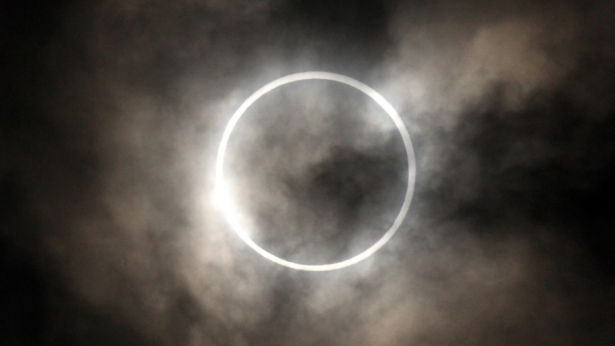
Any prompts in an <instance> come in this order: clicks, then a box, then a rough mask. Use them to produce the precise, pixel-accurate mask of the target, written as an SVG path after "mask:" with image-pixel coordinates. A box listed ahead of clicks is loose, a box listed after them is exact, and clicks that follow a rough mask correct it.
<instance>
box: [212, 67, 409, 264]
mask: <svg viewBox="0 0 615 346" xmlns="http://www.w3.org/2000/svg"><path fill="white" fill-rule="evenodd" d="M311 79H317V80H326V81H333V82H337V83H342V84H345V85H348V86H350V87H353V88H355V89H357V90H359V91H361V92H363V93H364V94H365V95H367V96H369V97H370V98H371V99H372V100H374V101H375V102H376V103H377V104H378V105H379V106H380V107H382V109H383V110H384V111H385V112H386V113H387V114H388V116H389V117H390V118H391V120H392V121H393V122H394V123H395V126H396V127H397V130H398V131H399V134H400V135H401V138H402V140H403V143H404V147H405V152H406V155H407V159H408V160H407V162H408V183H407V186H406V193H405V197H404V201H403V203H402V205H401V208H400V210H399V213H398V214H397V217H396V218H395V221H393V224H392V225H391V227H390V228H389V229H388V230H387V231H386V233H384V235H383V236H382V238H380V239H379V240H378V241H377V242H375V243H374V244H373V245H372V246H370V247H369V248H368V249H367V250H365V251H363V252H361V253H360V254H358V255H356V256H354V257H351V258H349V259H346V260H344V261H340V262H335V263H329V264H319V265H308V264H301V263H295V262H291V261H287V260H285V259H283V258H279V257H277V256H275V255H273V254H271V253H269V252H267V251H266V250H265V249H263V248H262V247H260V246H259V245H257V244H256V243H255V242H254V241H253V240H252V239H251V238H250V237H249V236H248V234H249V233H250V232H248V231H247V230H246V228H245V226H244V225H241V223H240V222H239V220H238V218H237V216H236V213H235V207H234V204H233V202H232V200H231V198H230V194H229V192H228V188H227V185H226V181H225V179H224V157H225V154H226V147H227V144H228V141H229V138H230V136H231V134H232V133H233V129H234V128H235V126H236V125H237V123H238V122H239V120H240V119H241V116H242V115H243V114H244V113H245V111H246V110H247V109H248V108H249V107H250V106H251V105H252V104H253V103H254V102H256V101H257V100H258V99H259V98H261V97H262V96H263V95H265V94H267V93H268V92H270V91H272V90H274V89H276V88H279V87H281V86H283V85H286V84H289V83H296V82H300V81H305V80H311ZM415 166H416V165H415V157H414V148H413V146H412V141H411V139H410V134H409V133H408V130H407V129H406V126H405V125H404V123H403V121H402V119H401V118H400V117H399V114H397V111H396V110H395V108H393V106H391V104H390V103H389V102H388V101H387V100H386V99H385V98H384V97H383V96H382V95H380V94H379V93H378V92H377V91H375V90H374V89H372V88H370V87H369V86H367V85H365V84H363V83H361V82H359V81H357V80H355V79H352V78H350V77H347V76H343V75H340V74H336V73H330V72H302V73H296V74H292V75H288V76H285V77H282V78H279V79H276V80H274V81H272V82H270V83H268V84H266V85H265V86H263V87H262V88H260V89H258V90H257V91H256V92H255V93H254V94H252V95H250V97H248V98H247V99H246V100H245V101H244V102H243V103H242V104H241V106H240V107H239V109H237V111H236V112H235V113H234V114H233V116H232V117H231V119H230V120H229V122H228V124H227V125H226V128H225V130H224V133H223V134H222V139H221V141H220V147H219V148H218V156H217V158H216V180H215V184H216V186H215V192H214V193H215V194H216V195H215V197H216V198H215V200H216V203H217V205H218V207H219V208H220V210H221V211H222V212H223V214H224V217H225V218H226V220H227V222H228V223H229V224H230V226H231V227H232V228H233V230H234V231H235V232H236V233H237V235H239V237H240V238H241V239H242V240H243V241H244V242H245V243H246V244H248V246H250V247H251V248H252V249H254V251H256V252H257V253H259V254H260V255H261V256H263V257H264V258H266V259H268V260H270V261H272V262H274V263H277V264H279V265H282V266H285V267H288V268H292V269H297V270H305V271H329V270H336V269H341V268H345V267H348V266H351V265H353V264H356V263H358V262H360V261H362V260H364V259H366V258H368V257H369V256H371V255H373V254H374V253H375V252H376V251H378V250H379V249H380V248H381V247H382V246H383V245H384V244H386V243H387V242H388V241H389V240H390V239H391V237H393V235H394V234H395V232H397V230H398V229H399V227H400V226H401V224H402V222H403V221H404V219H405V218H406V215H407V213H408V209H409V208H410V202H411V201H412V195H413V192H414V182H415V178H416V167H415Z"/></svg>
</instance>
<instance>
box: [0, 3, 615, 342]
mask: <svg viewBox="0 0 615 346" xmlns="http://www.w3.org/2000/svg"><path fill="white" fill-rule="evenodd" d="M614 15H615V5H613V4H612V3H610V2H608V1H595V2H586V1H585V2H580V1H578V2H577V1H539V2H526V1H521V2H518V1H515V2H512V1H511V2H497V3H493V2H486V1H466V2H461V1H454V2H427V1H425V2H419V1H367V0H361V1H341V0H329V1H321V0H315V1H307V0H305V1H304V0H297V1H282V0H271V1H239V0H237V1H209V0H202V1H199V0H195V1H174V2H169V1H151V2H145V1H137V0H135V1H105V0H101V1H92V2H87V3H78V2H72V1H64V2H37V1H20V2H17V1H7V2H3V3H2V4H1V5H0V16H1V19H0V47H1V49H2V58H1V59H2V60H1V61H2V68H0V73H1V79H2V82H3V83H2V84H1V89H0V90H1V95H2V102H1V103H0V114H1V116H2V118H1V120H0V131H1V135H0V149H1V151H0V210H1V211H2V212H1V216H0V218H1V219H0V220H1V222H0V224H1V225H2V228H1V233H0V256H1V258H0V273H1V277H0V340H2V342H1V344H2V345H109V344H114V345H289V344H290V345H350V344H352V345H613V344H614V342H615V331H613V327H612V326H613V325H615V257H614V256H613V255H612V252H613V249H614V248H615V236H614V235H613V229H614V228H615V227H614V226H615V222H614V221H613V212H614V208H613V207H614V204H613V195H614V193H615V185H614V183H613V181H612V176H613V173H614V172H615V138H614V137H613V135H614V134H615V101H614V96H615V79H614V78H613V77H615V59H614V58H615V41H614V40H615V24H614V22H613V20H612V18H613V16H614ZM309 70H324V71H331V72H336V73H341V74H345V75H348V76H351V77H353V78H355V79H357V80H360V81H363V82H365V83H366V84H368V85H370V86H372V87H374V88H375V89H376V90H378V91H379V92H381V93H382V94H383V95H384V96H385V97H386V98H387V99H389V100H390V101H391V103H392V104H393V105H394V106H395V107H396V109H397V110H398V112H399V113H400V115H401V116H402V118H403V119H404V121H405V123H406V125H407V127H408V129H409V131H410V132H411V136H412V140H413V143H414V145H415V150H416V157H417V181H416V192H415V195H414V199H413V202H412V206H411V209H410V213H409V216H408V219H407V220H406V222H405V223H404V226H403V227H402V228H401V229H400V231H399V233H397V234H396V235H395V237H394V238H393V240H392V241H391V242H390V243H388V244H387V245H386V246H385V247H384V248H383V249H382V250H381V251H379V252H378V253H377V254H376V255H375V256H373V257H372V258H370V259H369V260H367V261H365V262H362V263H360V264H358V265H356V266H353V267H351V268H347V269H344V270H341V271H336V272H331V273H304V272H295V271H291V270H288V269H286V268H282V267H279V266H276V265H274V264H271V263H268V262H266V260H264V259H262V258H261V257H259V256H258V255H257V254H255V253H253V252H252V251H251V250H250V249H249V248H247V247H246V246H245V245H244V244H243V243H241V241H240V240H239V239H238V238H237V236H236V235H235V234H233V233H232V231H231V230H230V229H229V228H228V226H227V225H226V223H225V222H224V220H223V219H222V218H221V216H220V215H219V211H217V210H216V209H215V208H213V207H212V206H211V203H210V202H209V200H210V197H208V196H210V195H211V190H212V181H213V180H212V177H211V170H212V169H213V163H214V161H215V150H216V145H217V143H218V141H219V139H220V136H221V132H222V130H223V126H224V124H225V123H226V121H227V120H228V118H229V117H230V115H231V114H232V112H233V111H234V110H235V109H236V108H237V107H238V106H239V104H240V103H241V102H242V100H243V99H245V97H247V96H248V95H249V94H251V93H252V92H253V91H254V90H256V89H257V88H258V87H260V86H261V85H263V84H264V83H266V82H268V81H270V80H273V79H274V78H276V77H280V76H283V75H286V74H289V73H294V72H300V71H309ZM274 125H275V124H274ZM272 126H273V125H272ZM288 126H289V127H288V128H289V129H291V128H292V125H288ZM249 130H250V129H246V131H248V132H249ZM340 131H349V132H348V133H350V134H354V133H355V132H353V131H356V129H344V128H341V129H340ZM351 137H352V136H351ZM331 143H333V141H332V142H331ZM366 145H367V147H369V148H373V150H372V149H369V150H368V149H361V150H360V149H357V148H356V147H352V146H349V147H344V146H340V147H338V150H337V151H335V154H334V155H331V156H329V157H323V158H322V161H321V163H320V165H317V166H316V167H317V169H315V170H313V171H306V173H305V175H301V179H303V180H302V181H301V184H299V185H298V186H309V187H311V189H309V190H308V191H319V190H318V189H317V188H321V190H322V191H325V192H323V193H324V194H330V195H332V196H333V195H335V196H338V197H336V198H337V199H333V200H334V202H333V203H334V204H338V205H339V208H340V210H344V212H343V213H340V218H342V219H343V220H346V221H347V220H348V219H350V221H352V220H353V218H354V216H353V215H355V214H353V212H357V210H359V209H357V208H359V207H358V205H359V204H360V203H359V202H361V201H362V200H361V198H364V196H367V195H369V194H370V193H371V192H373V185H369V184H367V183H366V182H365V180H360V179H358V178H357V179H356V180H352V179H354V178H352V177H351V178H349V176H351V175H352V171H354V170H356V172H357V174H359V173H361V172H367V173H368V176H369V177H372V178H373V179H375V180H377V181H378V183H375V184H376V185H377V186H380V187H382V188H383V189H384V190H386V188H391V189H395V186H396V185H394V182H395V179H391V178H390V177H391V174H392V173H390V172H392V171H402V172H401V173H403V169H401V168H400V167H401V166H400V165H399V164H398V163H396V161H395V159H394V158H392V157H390V156H391V155H389V156H387V155H385V154H382V150H383V149H382V148H390V147H387V146H386V145H381V143H380V144H378V143H375V142H374V143H367V144H366ZM259 149H262V148H261V147H259V146H255V147H254V150H255V151H258V150H259ZM379 150H380V151H379ZM387 150H389V149H387ZM390 151H391V152H395V150H393V149H390ZM374 153H377V154H374ZM302 159H303V157H297V160H298V161H301V160H302ZM370 160H371V161H370ZM365 162H367V163H365ZM341 163H344V164H343V165H342V164H341ZM348 167H351V168H352V169H350V170H349V169H348ZM370 167H374V168H373V169H370ZM375 167H378V169H376V168H375ZM314 172H316V173H314ZM382 172H385V173H382ZM387 172H388V173H387ZM369 174H371V175H369ZM349 179H350V180H351V181H352V184H347V185H343V184H341V183H340V181H348V180H349ZM383 181H384V183H383ZM319 184H320V185H319ZM263 191H265V190H263ZM308 195H309V196H312V197H311V198H314V200H309V198H308V201H307V205H313V206H314V207H315V208H316V206H318V205H319V200H318V198H320V197H313V196H321V195H319V194H318V193H314V194H308ZM302 196H304V195H302ZM339 196H346V197H347V198H346V197H339ZM332 198H333V197H332ZM357 200H359V202H357ZM310 203H312V204H310ZM345 208H346V209H345ZM348 208H350V209H348ZM353 208H354V209H353ZM317 221H318V220H317ZM350 221H349V222H350ZM336 246H337V245H336V244H333V245H332V249H338V248H337V247H336Z"/></svg>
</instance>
